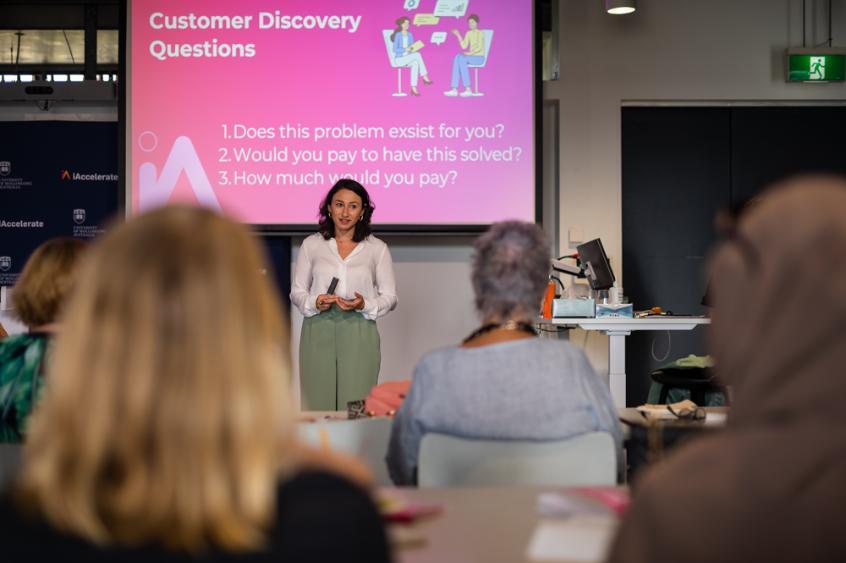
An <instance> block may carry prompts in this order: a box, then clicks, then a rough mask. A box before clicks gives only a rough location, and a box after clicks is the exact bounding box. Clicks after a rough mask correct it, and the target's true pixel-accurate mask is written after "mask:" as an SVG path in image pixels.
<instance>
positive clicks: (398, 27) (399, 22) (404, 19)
mask: <svg viewBox="0 0 846 563" xmlns="http://www.w3.org/2000/svg"><path fill="white" fill-rule="evenodd" d="M410 21H411V20H410V19H408V18H407V17H405V16H402V17H401V18H397V21H396V22H395V23H396V24H397V28H396V29H395V30H394V32H393V33H392V34H391V41H393V40H394V37H396V36H397V33H399V32H401V31H402V24H403V23H405V22H410Z"/></svg>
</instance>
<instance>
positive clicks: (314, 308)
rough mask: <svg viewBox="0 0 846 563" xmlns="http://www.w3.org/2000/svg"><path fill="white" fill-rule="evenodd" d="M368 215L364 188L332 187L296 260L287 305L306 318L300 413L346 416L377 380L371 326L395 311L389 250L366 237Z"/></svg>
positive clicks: (345, 182) (344, 183)
mask: <svg viewBox="0 0 846 563" xmlns="http://www.w3.org/2000/svg"><path fill="white" fill-rule="evenodd" d="M372 215H373V205H372V204H371V202H370V196H368V194H367V190H365V189H364V186H362V185H361V184H359V183H358V182H356V181H355V180H350V179H342V180H339V181H338V182H337V183H336V184H335V185H334V186H332V189H330V190H329V193H327V194H326V197H325V198H324V199H323V202H322V203H321V204H320V211H319V217H320V220H319V223H318V232H317V233H315V234H313V235H311V236H309V237H308V238H306V239H305V240H304V241H303V244H302V246H301V247H300V252H299V254H298V255H297V263H296V265H295V267H294V279H293V282H292V284H291V301H292V302H293V303H294V305H295V306H296V307H297V308H298V309H299V310H300V312H301V313H302V314H303V317H305V318H304V320H303V329H302V334H301V336H300V390H301V394H302V405H303V408H304V409H309V410H343V409H346V406H347V402H349V401H355V400H359V399H364V397H365V396H366V395H367V393H368V391H370V388H371V387H373V386H374V385H375V384H376V381H377V379H378V377H379V365H380V363H381V353H380V350H379V332H378V330H377V329H376V319H377V318H379V317H382V316H384V315H386V314H388V313H389V312H390V311H392V310H393V309H394V308H395V307H396V306H397V292H396V283H395V281H394V267H393V262H392V260H391V253H390V251H389V250H388V246H387V245H386V244H385V243H384V242H382V241H381V240H379V239H378V238H376V237H374V236H372V235H371V234H370V218H371V217H372ZM335 279H337V282H334V281H333V280H335Z"/></svg>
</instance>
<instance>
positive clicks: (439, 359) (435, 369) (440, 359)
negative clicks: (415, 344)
mask: <svg viewBox="0 0 846 563" xmlns="http://www.w3.org/2000/svg"><path fill="white" fill-rule="evenodd" d="M462 351H463V349H462V348H461V347H459V346H445V347H443V348H436V349H434V350H430V351H428V352H426V353H425V354H423V356H422V357H421V358H420V360H419V361H418V362H417V367H415V369H414V374H415V377H418V376H420V375H423V374H437V373H443V372H444V368H445V366H446V365H447V364H448V363H450V362H451V361H452V360H453V359H454V358H456V357H458V356H460V355H461V353H462Z"/></svg>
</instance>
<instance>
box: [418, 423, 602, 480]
mask: <svg viewBox="0 0 846 563" xmlns="http://www.w3.org/2000/svg"><path fill="white" fill-rule="evenodd" d="M616 482H617V453H616V448H615V446H614V439H613V438H612V437H611V434H609V433H607V432H588V433H586V434H580V435H578V436H574V437H572V438H567V439H565V440H556V441H512V440H508V441H504V440H471V439H467V438H458V437H455V436H447V435H444V434H426V435H424V436H423V440H422V441H421V443H420V456H419V459H418V467H417V483H418V486H420V487H461V486H531V485H540V486H560V487H574V486H601V485H615V484H616Z"/></svg>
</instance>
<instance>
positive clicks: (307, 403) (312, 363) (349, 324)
mask: <svg viewBox="0 0 846 563" xmlns="http://www.w3.org/2000/svg"><path fill="white" fill-rule="evenodd" d="M381 361H382V356H381V351H380V348H379V331H378V330H377V329H376V321H371V320H368V319H365V318H364V317H362V316H361V313H358V312H356V311H344V310H342V309H340V308H338V307H337V306H332V308H331V309H329V310H328V311H324V312H322V313H320V314H317V315H314V316H311V317H306V318H305V319H303V330H302V334H301V336H300V392H301V393H300V396H301V398H302V408H303V410H313V411H335V410H346V408H347V402H349V401H355V400H359V399H364V398H365V397H366V396H367V393H369V392H370V389H371V388H372V387H373V386H374V385H376V381H377V380H378V378H379V366H380V364H381Z"/></svg>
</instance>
